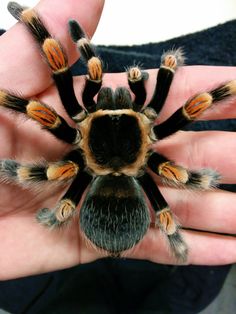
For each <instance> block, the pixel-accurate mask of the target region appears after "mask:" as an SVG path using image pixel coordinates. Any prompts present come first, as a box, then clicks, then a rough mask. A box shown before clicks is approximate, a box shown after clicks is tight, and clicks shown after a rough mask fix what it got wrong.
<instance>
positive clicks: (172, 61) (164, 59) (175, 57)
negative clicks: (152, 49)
mask: <svg viewBox="0 0 236 314" xmlns="http://www.w3.org/2000/svg"><path fill="white" fill-rule="evenodd" d="M184 59H185V58H184V54H183V50H182V49H181V48H179V49H177V50H168V51H166V52H165V53H163V55H162V56H161V65H160V69H159V71H158V73H157V78H156V86H155V90H154V94H153V96H152V99H151V101H150V103H149V104H148V105H147V107H151V108H153V109H154V110H155V112H156V113H157V114H158V113H159V112H160V111H161V109H162V108H163V106H164V104H165V101H166V98H167V96H168V93H169V90H170V86H171V83H172V81H173V78H174V75H175V72H176V70H177V69H178V67H180V66H182V65H183V64H184Z"/></svg>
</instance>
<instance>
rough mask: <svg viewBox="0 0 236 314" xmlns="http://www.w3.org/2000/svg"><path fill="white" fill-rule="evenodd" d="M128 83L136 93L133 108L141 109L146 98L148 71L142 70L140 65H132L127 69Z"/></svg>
mask: <svg viewBox="0 0 236 314" xmlns="http://www.w3.org/2000/svg"><path fill="white" fill-rule="evenodd" d="M127 76H128V83H129V87H130V89H131V91H132V92H133V93H134V95H135V99H134V101H133V110H135V111H138V112H139V111H141V109H142V108H143V105H144V103H145V100H146V96H147V92H146V88H145V81H146V80H147V79H148V76H149V75H148V73H147V72H145V71H141V69H140V68H139V67H138V66H133V67H130V68H129V69H128V71H127Z"/></svg>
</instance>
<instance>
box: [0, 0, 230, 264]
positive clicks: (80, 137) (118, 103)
mask: <svg viewBox="0 0 236 314" xmlns="http://www.w3.org/2000/svg"><path fill="white" fill-rule="evenodd" d="M8 9H9V11H10V13H11V14H12V15H13V16H14V17H15V18H16V19H18V20H19V21H21V22H22V23H23V24H25V26H26V27H27V28H28V30H29V31H30V32H31V34H32V35H33V37H34V38H35V40H36V41H37V43H38V45H39V48H40V51H41V53H42V55H43V57H44V58H45V60H46V61H47V63H48V65H49V67H50V68H51V70H52V76H53V79H54V82H55V84H56V86H57V89H58V92H59V95H60V98H61V102H62V104H63V106H64V108H65V110H66V112H67V114H68V115H69V116H70V117H71V118H72V119H73V121H74V122H75V123H76V128H73V127H71V126H70V125H69V124H68V123H67V122H66V121H65V120H64V119H63V118H62V117H61V116H60V115H58V114H57V113H56V112H55V110H54V109H53V108H51V107H49V106H48V105H46V104H44V103H42V102H39V101H38V100H37V99H24V98H22V97H19V96H18V95H16V94H13V93H10V92H9V91H5V90H0V106H1V107H4V108H6V109H9V110H11V111H14V112H19V113H22V114H24V115H26V116H27V117H29V118H30V119H32V120H35V121H36V122H37V123H38V124H39V125H40V126H41V127H42V128H43V129H44V130H46V131H48V132H50V133H51V134H52V135H53V136H55V137H56V138H57V139H58V140H60V141H63V142H65V143H68V144H71V146H72V149H71V151H70V152H69V153H67V154H66V155H65V156H63V158H62V159H61V160H60V161H57V162H44V163H35V164H20V163H19V162H17V161H15V160H9V159H6V160H1V161H0V176H1V178H2V180H6V181H9V182H13V183H16V184H19V185H22V186H26V187H27V186H29V187H30V186H31V185H34V184H38V183H39V182H42V183H43V182H48V183H58V184H62V185H65V184H66V185H68V186H69V187H68V189H67V191H66V193H65V194H64V196H63V197H62V198H61V200H60V201H59V202H58V204H57V205H56V206H55V208H54V209H52V210H50V209H47V208H44V209H41V210H39V211H38V213H37V220H38V221H39V222H40V223H41V224H43V225H46V226H48V227H54V228H57V227H61V226H63V225H64V224H66V223H67V222H68V221H69V220H70V219H71V218H72V217H74V216H75V214H76V213H77V212H78V211H77V205H78V203H79V202H80V200H81V198H82V196H83V194H85V197H84V200H83V202H82V205H81V209H80V211H79V224H80V229H81V230H82V232H83V234H84V236H85V237H86V239H88V240H89V241H90V242H91V243H92V244H93V245H94V246H96V247H97V248H100V249H102V250H105V251H106V252H108V254H111V255H119V254H120V253H121V252H123V251H126V250H128V249H130V248H132V247H133V246H135V245H136V244H137V243H138V242H139V241H140V240H141V239H142V238H143V237H144V235H145V234H146V232H147V230H148V228H149V227H150V224H151V220H152V219H151V216H152V215H151V213H150V209H149V207H148V205H147V203H146V200H145V194H146V196H147V198H148V199H149V201H150V204H151V206H152V209H151V210H152V211H153V212H154V213H155V215H154V216H155V222H154V223H155V226H157V227H158V228H159V229H160V230H161V231H162V233H163V234H164V236H165V237H166V239H167V242H168V243H169V246H170V249H171V251H172V253H173V254H174V256H175V257H176V259H177V260H178V261H185V260H186V258H187V252H188V248H187V245H186V244H185V242H184V240H183V238H182V236H181V233H180V226H179V224H178V223H177V221H176V219H175V217H174V215H173V213H172V212H171V209H170V208H169V206H168V204H167V202H166V200H165V199H164V197H163V196H162V194H161V193H160V191H159V188H158V186H157V185H156V183H155V181H154V179H153V176H156V175H157V176H159V178H160V179H161V180H162V181H163V182H164V183H166V184H168V185H170V186H174V187H177V188H187V189H195V190H197V189H200V190H207V189H211V188H213V187H215V186H216V185H217V184H218V182H219V179H220V176H219V175H218V174H217V173H216V172H215V171H213V170H211V169H201V170H199V171H191V170H189V169H186V168H185V167H183V166H181V165H177V164H175V162H174V161H171V160H169V159H167V158H166V157H165V156H162V155H160V154H159V153H158V152H156V151H154V150H153V149H152V147H153V144H154V143H156V142H157V141H159V140H162V139H164V138H166V137H168V136H170V135H172V134H174V133H175V132H177V131H178V130H180V129H182V128H183V127H184V126H186V125H187V124H189V123H191V122H192V121H194V120H196V119H198V118H199V116H200V115H201V114H202V113H203V112H204V111H205V110H206V109H208V108H209V107H211V106H212V105H213V104H215V103H216V102H218V101H221V100H223V99H225V98H227V97H229V96H231V95H233V94H236V80H233V81H230V82H228V83H226V84H222V85H221V86H218V87H217V88H215V89H214V90H211V91H208V92H203V93H200V94H197V95H194V96H193V97H192V98H191V99H189V100H187V101H186V103H185V104H184V105H183V106H182V107H181V108H179V109H178V110H177V111H176V112H174V113H173V114H172V115H171V116H170V117H169V118H168V119H167V120H165V121H164V122H162V123H160V124H155V120H156V118H157V115H158V114H159V112H160V111H161V109H162V108H163V105H164V104H165V100H166V98H167V96H168V92H169V89H170V86H171V82H172V80H173V78H174V74H175V72H176V70H177V68H178V67H179V66H181V65H182V64H183V61H184V57H183V53H182V51H181V49H177V50H170V51H168V52H166V53H164V54H163V56H162V58H161V66H160V69H159V71H158V74H157V78H156V86H155V90H154V94H153V97H152V98H151V101H150V102H149V103H148V104H147V105H146V106H144V104H145V102H146V90H145V81H146V80H147V79H148V73H147V72H145V71H142V70H141V69H140V68H139V67H137V66H133V67H130V68H129V69H128V71H127V80H128V84H129V88H130V90H131V92H132V93H130V90H129V89H127V88H125V87H118V88H116V90H115V91H113V90H112V89H111V88H109V87H102V78H103V70H102V62H101V60H100V59H99V57H98V56H97V55H96V52H95V50H94V48H93V46H92V45H91V43H90V41H89V40H88V38H87V37H86V35H85V33H84V31H83V30H82V28H81V27H80V25H79V24H78V23H77V22H76V21H74V20H71V21H70V22H69V30H70V35H71V38H72V40H73V41H74V42H75V43H76V44H77V47H78V49H79V51H80V54H81V56H82V58H83V59H84V60H85V62H86V64H87V69H88V75H87V76H86V79H85V85H84V88H83V92H82V101H83V107H82V106H81V105H80V104H79V103H78V100H77V98H76V96H75V92H74V87H73V78H72V74H71V71H70V68H69V66H68V61H67V57H66V54H65V52H64V50H63V48H62V46H61V44H60V42H59V41H58V40H57V39H55V38H53V37H52V36H51V35H50V33H49V32H48V31H47V29H46V27H45V26H44V24H43V22H42V20H41V18H40V17H39V16H38V14H37V12H35V11H34V10H32V9H28V8H24V7H22V6H20V5H19V4H17V3H15V2H10V3H9V6H8ZM131 94H132V95H131ZM96 96H97V97H96ZM95 99H96V101H95ZM85 191H86V192H85ZM84 192H85V193H84Z"/></svg>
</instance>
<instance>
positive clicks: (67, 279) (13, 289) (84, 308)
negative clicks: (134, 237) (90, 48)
mask: <svg viewBox="0 0 236 314" xmlns="http://www.w3.org/2000/svg"><path fill="white" fill-rule="evenodd" d="M235 29H236V20H234V21H231V22H228V23H225V24H223V25H219V26H216V27H213V28H211V29H208V30H206V31H202V32H198V33H195V34H191V35H187V36H183V37H180V38H175V39H172V40H169V41H166V42H162V43H158V44H146V45H141V46H132V47H128V46H127V47H116V46H111V47H103V46H100V47H98V48H97V50H98V53H99V55H100V56H101V58H102V59H103V61H104V64H105V65H106V69H105V72H118V71H123V70H124V68H125V67H127V66H130V65H133V64H134V62H135V63H138V64H142V65H143V67H144V68H155V67H158V66H159V62H160V56H161V54H162V51H163V50H168V49H170V48H172V47H180V46H181V47H183V48H184V50H185V52H186V56H187V58H188V59H187V63H188V64H205V65H236V54H235V53H234V52H235V51H236V36H235ZM73 71H74V74H78V73H79V74H84V73H85V71H86V70H85V66H84V65H83V64H82V63H81V62H80V61H79V62H77V63H76V65H75V66H74V67H73ZM188 129H189V130H190V129H191V130H209V129H210V130H226V131H227V130H228V131H235V130H236V121H235V120H224V121H211V122H209V121H207V122H195V123H194V124H192V125H191V126H190V127H189V128H188ZM222 188H225V189H228V190H231V191H236V185H225V186H222ZM229 269H230V266H229V265H227V266H219V267H217V266H215V267H210V266H186V267H185V266H180V267H176V266H166V265H158V264H154V263H150V262H146V261H136V260H118V259H110V258H108V259H102V260H99V261H96V262H93V263H90V264H86V265H80V266H77V267H74V268H70V269H67V270H63V271H57V272H53V273H49V274H44V275H39V276H33V277H27V278H21V279H16V280H9V281H5V282H0V307H2V308H3V309H5V310H7V311H10V312H11V313H15V314H20V313H27V314H36V313H43V314H47V313H48V314H54V313H55V314H74V313H80V314H99V313H101V314H106V313H107V314H113V313H121V314H125V313H132V314H135V313H142V314H151V313H153V314H154V313H155V314H158V313H159V314H161V313H165V314H168V313H171V314H180V313H181V314H194V313H198V312H199V311H200V310H202V309H204V308H205V307H206V306H207V305H208V304H209V303H210V302H211V301H212V300H213V299H214V298H215V297H216V295H217V294H218V292H219V291H220V289H221V287H222V285H223V283H224V280H225V278H226V275H227V273H228V271H229Z"/></svg>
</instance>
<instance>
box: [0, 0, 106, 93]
mask: <svg viewBox="0 0 236 314" xmlns="http://www.w3.org/2000/svg"><path fill="white" fill-rule="evenodd" d="M103 4H104V0H77V1H74V0H67V1H60V5H58V1H57V0H41V1H40V2H39V3H38V5H37V6H36V7H35V10H36V11H37V12H38V14H39V16H40V18H41V19H42V21H43V22H44V24H45V26H46V28H47V29H48V31H49V33H51V34H52V36H54V37H56V38H57V39H59V40H60V41H61V44H62V46H63V47H64V48H65V51H66V53H67V55H68V58H69V63H70V64H72V63H73V62H75V60H76V59H77V58H78V56H79V55H78V52H77V51H76V47H75V45H74V44H73V42H72V40H71V39H70V36H69V32H68V21H69V20H70V19H75V20H78V21H79V23H80V24H81V26H82V27H83V28H84V29H85V31H86V33H87V34H88V36H89V37H91V36H92V35H93V33H94V31H95V29H96V27H97V24H98V21H99V19H100V15H101V12H102V8H103ZM0 56H1V58H0V88H1V89H11V90H13V91H20V92H21V93H22V95H23V96H24V97H30V96H32V95H34V94H38V93H40V92H42V91H43V90H44V89H45V88H47V87H48V86H49V85H50V83H51V78H50V71H49V70H48V68H47V65H46V63H45V62H44V61H43V60H42V57H41V55H40V52H39V49H38V46H37V45H36V44H35V42H34V40H33V38H32V36H31V35H30V34H29V32H28V31H27V29H26V28H25V27H24V25H22V24H20V23H17V24H16V25H15V26H13V27H12V28H11V29H10V30H8V31H7V32H6V33H5V34H3V35H2V36H1V37H0Z"/></svg>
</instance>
